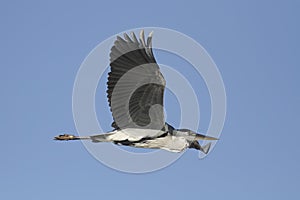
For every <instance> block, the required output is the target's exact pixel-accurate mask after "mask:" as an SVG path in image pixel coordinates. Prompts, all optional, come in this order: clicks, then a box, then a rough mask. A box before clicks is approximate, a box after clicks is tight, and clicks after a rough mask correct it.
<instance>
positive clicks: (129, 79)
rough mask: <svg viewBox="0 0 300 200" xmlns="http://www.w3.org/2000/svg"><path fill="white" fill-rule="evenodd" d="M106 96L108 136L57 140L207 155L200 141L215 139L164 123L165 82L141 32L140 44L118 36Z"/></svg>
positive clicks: (65, 136) (150, 43)
mask: <svg viewBox="0 0 300 200" xmlns="http://www.w3.org/2000/svg"><path fill="white" fill-rule="evenodd" d="M110 66H111V72H109V76H108V82H107V85H108V89H107V97H108V102H109V106H110V108H111V111H112V115H113V119H114V122H113V123H112V127H113V128H114V130H113V131H111V132H108V133H106V134H96V135H92V136H85V137H78V136H74V135H67V134H64V135H60V136H57V137H55V139H56V140H80V139H88V140H91V141H93V142H113V143H115V144H118V145H126V146H132V147H138V148H154V149H164V150H168V151H171V152H181V151H183V150H185V149H186V148H194V149H197V150H200V151H202V152H204V153H208V151H209V147H210V143H208V144H207V145H205V146H203V147H202V146H200V144H199V143H198V140H216V138H213V137H209V136H205V135H202V134H198V133H195V132H193V131H191V130H188V129H174V128H173V127H172V126H171V125H169V124H168V123H166V122H165V118H164V110H163V104H164V103H163V99H164V89H165V85H166V81H165V79H164V77H163V75H162V74H161V72H160V70H159V66H158V64H157V63H156V61H155V58H154V55H153V52H152V33H150V34H149V37H148V38H147V41H145V39H144V32H143V31H141V34H140V38H139V41H138V39H137V38H136V36H135V34H134V33H132V37H131V38H130V37H129V36H128V35H127V34H124V39H123V38H121V37H117V40H116V41H115V43H114V46H113V47H112V49H111V54H110Z"/></svg>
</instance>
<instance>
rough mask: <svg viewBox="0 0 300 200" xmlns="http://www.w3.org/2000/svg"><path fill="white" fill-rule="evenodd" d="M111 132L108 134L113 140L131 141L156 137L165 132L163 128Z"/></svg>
mask: <svg viewBox="0 0 300 200" xmlns="http://www.w3.org/2000/svg"><path fill="white" fill-rule="evenodd" d="M111 133H112V134H111V135H109V136H108V139H109V140H111V141H122V140H128V141H131V142H134V141H139V140H141V139H143V138H156V137H158V136H160V135H162V134H164V132H163V131H161V130H152V129H134V128H126V129H122V130H116V131H113V132H111Z"/></svg>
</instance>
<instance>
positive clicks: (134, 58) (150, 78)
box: [107, 31, 165, 130]
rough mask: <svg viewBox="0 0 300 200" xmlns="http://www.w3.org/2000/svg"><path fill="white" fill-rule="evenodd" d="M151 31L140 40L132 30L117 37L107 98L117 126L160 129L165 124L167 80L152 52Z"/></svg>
mask: <svg viewBox="0 0 300 200" xmlns="http://www.w3.org/2000/svg"><path fill="white" fill-rule="evenodd" d="M151 41H152V33H150V34H149V37H148V38H147V43H146V41H145V39H144V31H141V33H140V39H139V41H138V39H137V38H136V36H135V34H134V33H131V38H130V37H129V36H128V35H127V34H124V39H123V38H121V37H119V36H118V37H117V40H116V41H115V43H114V46H113V47H112V48H111V53H110V66H111V72H109V73H108V82H107V86H108V89H107V97H108V102H109V106H110V108H111V111H112V115H113V119H114V122H113V124H112V126H113V127H114V128H116V129H119V128H120V129H124V128H144V129H156V130H161V129H162V127H163V126H164V124H165V119H164V111H163V98H164V89H165V79H164V77H163V75H162V74H161V72H160V70H159V66H158V65H157V63H156V61H155V58H154V56H153V52H152V44H151Z"/></svg>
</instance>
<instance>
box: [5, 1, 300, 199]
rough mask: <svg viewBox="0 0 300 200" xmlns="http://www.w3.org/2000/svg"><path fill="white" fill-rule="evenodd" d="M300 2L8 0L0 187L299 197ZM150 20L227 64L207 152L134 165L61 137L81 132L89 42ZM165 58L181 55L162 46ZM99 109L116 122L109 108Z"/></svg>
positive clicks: (93, 193) (13, 194)
mask: <svg viewBox="0 0 300 200" xmlns="http://www.w3.org/2000/svg"><path fill="white" fill-rule="evenodd" d="M299 8H300V3H299V2H298V1H285V2H284V1H197V2H196V1H195V2H193V3H189V2H187V1H184V2H181V3H175V2H171V1H170V2H168V3H167V2H162V1H156V0H153V1H146V2H145V3H142V2H140V1H126V2H125V1H122V2H116V1H111V2H109V3H108V2H106V3H103V2H100V1H85V2H84V1H77V2H74V1H51V2H50V1H49V2H41V1H2V2H1V3H0V16H1V17H0V22H1V31H0V41H1V43H0V44H1V46H0V55H1V60H0V66H1V73H0V83H1V84H0V89H1V98H0V103H1V104H0V106H1V115H0V119H1V125H0V133H1V140H0V156H1V157H0V158H1V165H0V188H1V192H0V198H1V199H20V198H23V199H45V200H47V199H73V200H77V199H141V198H143V199H155V198H156V199H163V198H164V199H183V198H186V199H188V198H195V199H198V198H199V199H200V198H206V199H208V198H209V199H220V198H222V199H271V198H272V199H282V198H288V199H298V198H299V196H300V193H299V185H300V181H299V180H300V172H299V167H300V157H299V154H300V150H299V147H298V141H299V139H300V136H299V128H298V125H299V122H300V115H299V113H300V106H299V102H300V94H299V85H300V81H299V72H300V71H299V64H300V62H299V56H300V49H299V44H300V43H299V41H300V40H299V35H300V29H299V17H300V16H299V15H300V14H299ZM144 26H160V27H166V28H171V29H175V30H178V31H180V32H183V33H185V34H187V35H188V36H190V37H192V38H194V39H195V40H196V41H198V42H199V43H200V44H201V45H202V46H203V47H204V48H205V49H206V50H207V51H208V53H209V54H210V55H211V56H212V58H213V59H214V61H215V62H216V64H217V66H218V68H219V70H220V72H221V74H222V77H223V80H224V83H225V87H226V92H227V103H228V105H227V118H226V123H225V127H224V129H223V132H222V136H221V139H220V141H219V142H218V144H217V145H216V147H215V148H214V149H213V151H212V152H211V154H210V155H209V156H208V157H206V158H205V159H203V160H199V159H198V154H197V152H196V151H192V150H191V151H188V152H186V153H185V154H184V155H183V156H182V157H181V158H180V159H179V160H177V161H176V162H175V163H174V164H172V165H171V166H169V167H167V168H165V169H162V170H160V171H157V172H154V173H148V174H140V175H137V174H127V173H121V172H118V171H115V170H112V169H110V168H108V167H106V166H104V165H103V164H101V163H100V162H98V161H97V160H95V159H94V158H93V157H92V156H91V155H90V154H89V153H88V152H87V151H86V149H85V148H84V146H83V144H82V143H80V142H76V143H70V144H62V143H57V142H55V141H53V140H52V137H53V136H55V135H57V134H58V133H61V132H64V131H66V132H73V133H76V128H75V125H74V122H73V116H72V90H73V83H74V80H75V76H76V73H77V70H78V69H79V67H80V64H81V63H82V61H83V60H84V58H85V57H86V56H87V54H88V53H89V52H90V51H91V50H92V49H93V48H94V47H95V46H96V45H97V44H98V43H100V42H101V41H103V40H105V39H106V38H108V37H110V36H111V35H114V34H116V33H119V32H121V31H124V30H127V29H131V28H137V27H144ZM157 58H160V60H161V61H162V62H163V63H165V64H168V65H170V66H172V64H174V65H175V64H176V63H175V61H174V60H169V59H168V55H165V54H164V53H161V54H159V52H157ZM186 73H187V76H188V74H189V72H186ZM191 79H192V78H191ZM104 89H105V87H104V86H100V85H99V93H97V99H99V104H100V102H105V101H106V99H105V98H106V97H105V91H104ZM170 99H171V98H170ZM166 104H168V102H166ZM169 104H170V105H171V104H172V103H169ZM172 105H174V108H172V106H170V107H171V108H169V110H176V109H177V108H176V106H177V105H176V103H173V104H172ZM104 107H105V106H104ZM101 108H102V104H101ZM97 109H100V107H97ZM105 109H106V110H104V111H103V112H104V113H105V115H106V116H108V108H107V107H105ZM203 110H204V111H205V110H207V111H209V109H205V108H204V109H203ZM97 112H98V116H101V111H99V110H98V111H97ZM204 115H205V114H204ZM99 118H101V124H103V126H104V127H106V130H107V131H108V130H109V125H110V123H111V119H110V118H107V117H99ZM172 120H173V122H174V123H175V124H176V118H174V119H172V118H171V121H172Z"/></svg>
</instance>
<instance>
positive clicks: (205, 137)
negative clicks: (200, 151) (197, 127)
mask: <svg viewBox="0 0 300 200" xmlns="http://www.w3.org/2000/svg"><path fill="white" fill-rule="evenodd" d="M195 139H196V140H219V139H218V138H214V137H210V136H206V135H202V134H199V133H196V137H195Z"/></svg>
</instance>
